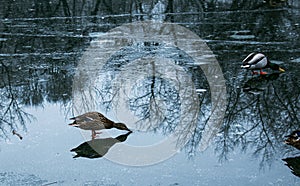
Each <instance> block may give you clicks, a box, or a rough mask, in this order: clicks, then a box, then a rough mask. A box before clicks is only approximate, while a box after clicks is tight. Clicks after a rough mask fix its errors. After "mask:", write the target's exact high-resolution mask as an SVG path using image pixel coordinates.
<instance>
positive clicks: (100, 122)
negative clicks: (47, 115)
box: [69, 112, 131, 138]
mask: <svg viewBox="0 0 300 186" xmlns="http://www.w3.org/2000/svg"><path fill="white" fill-rule="evenodd" d="M70 119H71V120H74V122H73V123H71V124H69V125H70V126H74V127H78V128H80V129H83V130H91V131H92V137H93V138H94V137H95V136H96V134H97V133H96V131H97V130H103V129H111V128H116V129H120V130H127V131H130V132H131V130H130V129H128V128H127V126H126V125H125V124H124V123H115V122H113V121H111V120H109V119H108V118H106V117H105V116H104V115H103V114H101V113H99V112H87V113H85V114H82V115H79V116H76V117H73V118H70Z"/></svg>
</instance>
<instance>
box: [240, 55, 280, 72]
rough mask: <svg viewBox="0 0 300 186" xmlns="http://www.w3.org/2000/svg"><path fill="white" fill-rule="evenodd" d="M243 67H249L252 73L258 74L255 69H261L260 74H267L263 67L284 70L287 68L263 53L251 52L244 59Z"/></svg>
mask: <svg viewBox="0 0 300 186" xmlns="http://www.w3.org/2000/svg"><path fill="white" fill-rule="evenodd" d="M241 68H244V69H249V70H251V71H252V74H258V73H257V72H255V71H254V70H260V75H264V74H267V73H266V72H263V71H262V69H265V68H271V69H272V70H279V71H280V72H284V71H285V70H284V69H283V68H281V67H279V65H277V64H275V63H272V62H270V61H269V59H268V58H267V57H266V56H265V55H264V54H262V53H251V54H249V55H248V56H247V57H246V58H245V59H244V60H243V65H242V66H241Z"/></svg>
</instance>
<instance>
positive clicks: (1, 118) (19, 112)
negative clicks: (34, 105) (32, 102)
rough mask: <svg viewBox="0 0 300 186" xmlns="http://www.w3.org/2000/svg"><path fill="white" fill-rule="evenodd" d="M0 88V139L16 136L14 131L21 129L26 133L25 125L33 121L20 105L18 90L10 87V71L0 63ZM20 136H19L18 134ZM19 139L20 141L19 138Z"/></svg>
mask: <svg viewBox="0 0 300 186" xmlns="http://www.w3.org/2000/svg"><path fill="white" fill-rule="evenodd" d="M1 71H2V72H3V73H1V74H2V77H1V79H2V82H1V83H2V85H1V86H2V87H3V88H1V89H0V90H1V94H0V100H1V103H0V111H1V112H0V113H1V114H0V137H2V138H9V136H10V135H13V134H18V133H17V132H16V131H18V129H20V128H21V127H22V130H24V131H26V123H27V122H28V121H31V119H33V117H32V115H30V114H28V113H26V112H25V111H24V110H23V108H22V106H23V104H22V103H20V98H19V93H20V92H19V91H18V88H17V87H15V86H13V85H12V77H11V73H12V69H11V68H9V67H7V66H6V65H5V64H4V63H3V62H1ZM9 134H10V135H9ZM19 135H20V134H19ZM20 139H22V138H21V137H20Z"/></svg>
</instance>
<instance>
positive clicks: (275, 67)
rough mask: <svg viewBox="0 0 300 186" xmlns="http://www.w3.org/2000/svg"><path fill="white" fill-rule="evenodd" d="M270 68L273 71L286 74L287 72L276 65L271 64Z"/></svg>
mask: <svg viewBox="0 0 300 186" xmlns="http://www.w3.org/2000/svg"><path fill="white" fill-rule="evenodd" d="M269 67H270V68H271V69H272V70H278V71H280V72H285V70H284V69H283V68H281V67H280V66H279V65H277V64H275V63H269Z"/></svg>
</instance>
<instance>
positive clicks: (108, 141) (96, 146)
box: [71, 131, 132, 159]
mask: <svg viewBox="0 0 300 186" xmlns="http://www.w3.org/2000/svg"><path fill="white" fill-rule="evenodd" d="M131 133H132V132H131V131H130V132H127V133H126V134H123V135H120V136H118V137H116V138H103V139H92V140H90V141H86V142H84V143H82V144H80V145H79V146H78V147H76V148H74V149H72V150H71V152H75V153H76V155H75V156H74V157H73V158H78V157H84V158H90V159H92V158H101V157H103V156H104V155H105V154H106V153H107V152H108V151H109V149H110V148H111V147H112V146H114V145H115V144H116V143H120V142H124V141H126V139H127V137H128V136H129V134H131Z"/></svg>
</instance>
